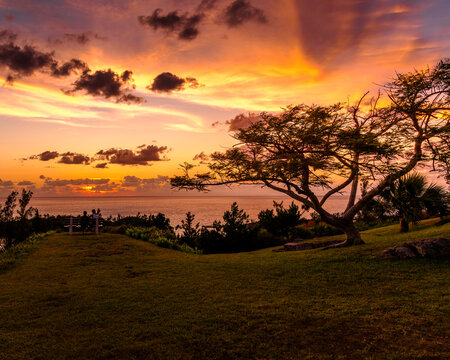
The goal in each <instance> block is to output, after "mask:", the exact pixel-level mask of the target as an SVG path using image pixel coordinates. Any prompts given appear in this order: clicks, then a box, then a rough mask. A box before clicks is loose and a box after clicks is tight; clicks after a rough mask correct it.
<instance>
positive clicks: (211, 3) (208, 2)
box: [197, 0, 218, 12]
mask: <svg viewBox="0 0 450 360" xmlns="http://www.w3.org/2000/svg"><path fill="white" fill-rule="evenodd" d="M217 3H218V0H202V2H201V3H200V4H199V5H198V7H197V11H199V12H204V11H208V10H211V9H214V8H215V7H216V5H217Z"/></svg>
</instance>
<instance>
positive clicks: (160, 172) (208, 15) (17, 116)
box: [0, 0, 450, 196]
mask: <svg viewBox="0 0 450 360" xmlns="http://www.w3.org/2000/svg"><path fill="white" fill-rule="evenodd" d="M158 9H159V10H158ZM449 23H450V1H448V0H424V1H419V0H416V1H414V0H411V1H396V0H377V1H375V0H367V1H365V0H339V1H337V0H316V1H311V0H277V1H269V0H203V1H201V0H195V1H194V0H164V1H160V0H130V1H123V0H95V1H93V0H89V1H88V0H39V1H38V0H35V1H32V0H0V81H1V87H0V179H1V180H0V195H5V194H6V193H8V192H9V191H11V189H13V188H22V187H26V188H29V189H32V190H33V191H34V192H35V194H36V195H37V196H55V195H88V194H93V195H95V194H97V195H98V194H101V195H108V194H111V195H162V194H169V193H171V190H170V186H168V184H167V182H166V180H167V178H168V177H169V176H173V175H174V174H176V173H178V172H179V170H178V165H179V164H180V163H183V162H184V161H189V162H193V163H196V164H199V163H200V162H202V161H203V160H204V159H205V158H204V156H203V155H204V154H209V153H211V152H213V151H216V150H223V149H224V148H226V147H228V146H230V145H232V144H233V139H232V138H231V137H230V133H229V130H230V128H231V129H233V128H236V127H238V126H239V124H241V123H242V122H245V120H246V117H245V116H239V114H248V113H250V114H251V113H258V112H261V111H271V112H276V111H279V110H280V108H281V107H284V106H287V105H289V104H298V103H316V104H330V103H334V102H338V101H347V100H349V99H350V101H351V100H352V99H356V98H357V97H358V96H359V95H361V94H362V93H364V92H365V91H367V90H373V91H376V89H377V88H378V85H379V84H382V83H384V82H386V81H387V80H389V79H390V78H392V76H394V74H395V72H396V71H397V72H404V71H410V70H412V69H414V68H417V69H420V68H423V67H426V66H427V65H429V66H433V65H434V64H435V63H436V62H437V61H438V60H439V59H441V58H444V57H446V56H447V57H448V56H449V54H450V52H449V50H450V27H449V25H448V24H449ZM377 84H378V85H377ZM250 116H251V115H250ZM194 158H195V160H194ZM202 159H203V160H202ZM242 191H244V190H242ZM222 193H226V190H223V192H222Z"/></svg>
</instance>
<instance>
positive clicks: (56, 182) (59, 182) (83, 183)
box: [45, 178, 110, 187]
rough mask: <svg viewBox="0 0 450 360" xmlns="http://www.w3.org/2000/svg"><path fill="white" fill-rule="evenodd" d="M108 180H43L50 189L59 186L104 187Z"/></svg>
mask: <svg viewBox="0 0 450 360" xmlns="http://www.w3.org/2000/svg"><path fill="white" fill-rule="evenodd" d="M109 181H110V179H69V180H60V179H55V180H53V179H50V178H47V179H45V185H47V186H50V187H59V186H67V185H74V186H86V185H104V184H108V183H109Z"/></svg>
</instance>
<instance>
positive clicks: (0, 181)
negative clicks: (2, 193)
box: [0, 179, 14, 189]
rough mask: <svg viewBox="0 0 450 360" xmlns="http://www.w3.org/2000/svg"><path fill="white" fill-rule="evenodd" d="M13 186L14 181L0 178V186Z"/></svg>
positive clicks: (4, 187) (7, 187) (5, 187)
mask: <svg viewBox="0 0 450 360" xmlns="http://www.w3.org/2000/svg"><path fill="white" fill-rule="evenodd" d="M13 186H14V183H13V182H12V181H11V180H6V181H3V180H2V179H0V188H3V189H10V188H12V187H13Z"/></svg>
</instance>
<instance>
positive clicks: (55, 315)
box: [0, 224, 450, 359]
mask: <svg viewBox="0 0 450 360" xmlns="http://www.w3.org/2000/svg"><path fill="white" fill-rule="evenodd" d="M449 234H450V224H447V225H445V226H441V227H430V226H429V225H424V226H422V228H421V229H418V230H414V231H413V232H411V233H410V234H403V235H399V234H398V233H397V228H396V227H388V228H381V229H376V230H372V231H369V232H366V233H365V234H364V237H363V238H364V240H365V241H366V243H367V244H366V245H364V246H360V247H355V248H346V249H345V248H344V249H335V250H328V251H321V250H310V251H300V252H284V253H273V252H272V251H271V249H267V250H262V251H257V252H253V253H241V254H225V255H208V256H206V255H202V256H198V255H189V254H184V253H180V252H175V251H171V250H165V249H160V248H157V247H155V246H153V245H151V244H147V243H144V242H140V241H136V240H133V239H130V238H127V237H125V236H120V235H109V234H103V235H100V236H98V237H96V236H94V235H92V236H84V237H83V236H81V235H77V236H73V237H70V236H68V235H67V234H56V235H53V236H50V237H48V238H46V239H45V240H43V241H42V242H41V243H40V244H39V247H38V249H37V250H36V251H34V252H33V253H31V254H29V255H27V257H26V258H24V259H21V260H19V261H18V262H17V263H16V264H15V266H14V267H12V268H10V269H9V270H7V271H6V272H4V273H1V274H0V359H230V358H240V359H242V358H252V359H253V358H254V359H271V358H276V359H339V358H343V359H344V358H345V359H444V358H450V351H449V346H448V344H449V340H450V339H449V334H450V328H449V321H448V320H449V315H450V305H449V304H450V266H449V265H450V263H449V261H448V260H442V259H441V260H429V259H411V260H383V259H378V258H375V257H374V255H376V254H377V253H379V252H380V251H381V250H382V249H385V248H387V247H390V246H394V245H400V244H402V243H403V242H405V241H408V240H413V239H423V238H429V237H436V236H442V235H449Z"/></svg>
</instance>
